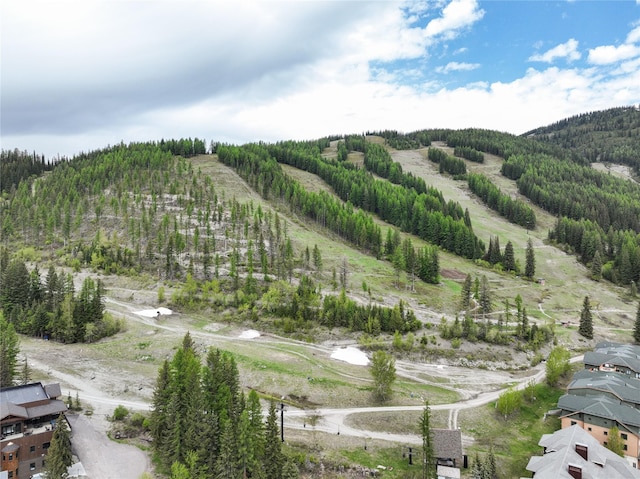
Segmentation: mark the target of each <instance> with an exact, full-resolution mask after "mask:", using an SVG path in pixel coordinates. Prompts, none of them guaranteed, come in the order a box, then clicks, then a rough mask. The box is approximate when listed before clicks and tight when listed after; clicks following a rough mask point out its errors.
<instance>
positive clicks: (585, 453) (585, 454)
mask: <svg viewBox="0 0 640 479" xmlns="http://www.w3.org/2000/svg"><path fill="white" fill-rule="evenodd" d="M576 452H577V453H578V455H579V456H580V457H581V458H582V459H584V460H585V461H588V460H589V448H588V447H587V446H585V445H584V444H576Z"/></svg>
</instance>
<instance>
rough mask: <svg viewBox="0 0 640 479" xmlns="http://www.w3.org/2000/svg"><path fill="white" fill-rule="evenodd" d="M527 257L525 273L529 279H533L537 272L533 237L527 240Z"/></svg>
mask: <svg viewBox="0 0 640 479" xmlns="http://www.w3.org/2000/svg"><path fill="white" fill-rule="evenodd" d="M525 257H526V262H525V266H524V275H525V276H526V277H527V278H529V279H533V276H534V275H535V274H536V255H535V251H534V250H533V242H532V241H531V238H529V239H528V240H527V252H526V255H525Z"/></svg>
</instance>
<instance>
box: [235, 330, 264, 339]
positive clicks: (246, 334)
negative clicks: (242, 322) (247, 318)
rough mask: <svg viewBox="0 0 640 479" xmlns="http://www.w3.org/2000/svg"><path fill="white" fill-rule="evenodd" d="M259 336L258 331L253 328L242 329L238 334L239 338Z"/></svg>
mask: <svg viewBox="0 0 640 479" xmlns="http://www.w3.org/2000/svg"><path fill="white" fill-rule="evenodd" d="M259 337H260V332H258V331H256V330H255V329H247V330H246V331H243V332H242V334H241V335H240V339H254V338H259Z"/></svg>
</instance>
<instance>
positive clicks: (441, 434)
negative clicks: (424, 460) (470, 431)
mask: <svg viewBox="0 0 640 479" xmlns="http://www.w3.org/2000/svg"><path fill="white" fill-rule="evenodd" d="M431 434H432V435H433V448H434V452H435V454H436V457H438V458H442V459H449V458H452V459H458V460H462V433H461V432H460V430H459V429H431Z"/></svg>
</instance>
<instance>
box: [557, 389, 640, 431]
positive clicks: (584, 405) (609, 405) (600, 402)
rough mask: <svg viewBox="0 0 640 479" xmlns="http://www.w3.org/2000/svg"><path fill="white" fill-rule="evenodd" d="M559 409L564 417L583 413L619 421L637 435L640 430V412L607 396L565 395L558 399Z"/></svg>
mask: <svg viewBox="0 0 640 479" xmlns="http://www.w3.org/2000/svg"><path fill="white" fill-rule="evenodd" d="M558 408H560V409H562V416H570V415H571V414H574V413H577V412H581V413H583V414H588V415H590V416H595V417H599V418H602V419H609V420H611V421H617V422H618V423H620V424H622V425H625V426H626V427H627V428H631V429H634V430H635V431H636V433H637V432H638V430H639V429H640V410H638V409H636V408H633V407H631V406H628V405H626V404H624V403H622V402H620V401H618V400H614V399H611V398H609V397H607V396H598V397H589V396H576V395H575V394H565V395H564V396H562V397H561V398H560V399H558ZM567 412H568V413H567Z"/></svg>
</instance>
